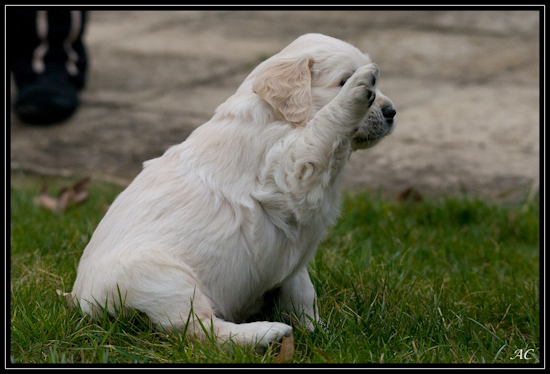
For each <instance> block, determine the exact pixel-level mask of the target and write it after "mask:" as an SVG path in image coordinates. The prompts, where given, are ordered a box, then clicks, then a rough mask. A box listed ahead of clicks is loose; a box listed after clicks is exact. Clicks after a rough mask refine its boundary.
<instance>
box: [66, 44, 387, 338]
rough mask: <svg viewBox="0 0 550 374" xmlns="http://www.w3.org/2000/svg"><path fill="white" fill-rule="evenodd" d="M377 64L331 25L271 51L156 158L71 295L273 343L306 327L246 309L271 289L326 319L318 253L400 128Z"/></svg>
mask: <svg viewBox="0 0 550 374" xmlns="http://www.w3.org/2000/svg"><path fill="white" fill-rule="evenodd" d="M377 78H378V68H377V66H376V65H375V64H373V63H371V60H370V59H369V57H368V55H366V54H364V53H361V52H360V51H359V50H358V49H357V48H355V47H353V46H352V45H350V44H348V43H345V42H343V41H341V40H338V39H335V38H332V37H329V36H325V35H320V34H306V35H303V36H301V37H299V38H298V39H296V40H295V41H294V42H292V43H291V44H290V45H289V46H288V47H286V48H285V49H283V50H282V51H281V52H280V53H278V54H276V55H274V56H273V57H271V58H269V59H268V60H266V61H264V62H262V63H261V64H260V65H259V66H258V67H256V69H254V70H253V71H252V73H251V74H250V75H249V76H248V77H247V78H246V80H245V81H244V82H243V83H242V85H241V86H240V87H239V88H238V90H237V92H236V93H235V94H234V95H233V96H231V97H230V98H229V99H228V100H227V101H226V102H225V103H223V104H221V105H220V106H219V107H218V108H217V110H216V112H215V114H214V116H213V117H212V119H211V120H210V121H208V122H207V123H205V124H203V125H202V126H200V127H198V128H197V129H196V130H195V131H194V132H193V133H192V134H191V135H190V136H189V137H188V138H187V139H186V140H185V141H184V142H183V143H181V144H179V145H175V146H173V147H171V148H169V149H168V150H167V151H166V153H164V155H162V156H161V157H159V158H156V159H153V160H149V161H147V162H145V163H144V168H143V171H142V172H141V173H140V174H139V175H138V176H137V177H136V178H135V180H134V181H133V182H132V183H131V184H130V185H129V186H128V187H127V188H126V190H125V191H123V192H122V193H121V194H120V195H119V196H118V197H117V198H116V200H115V201H114V202H113V204H112V205H111V207H110V208H109V210H108V211H107V213H106V215H105V217H104V218H103V220H102V221H101V222H100V223H99V225H98V227H97V229H96V230H95V232H94V234H93V236H92V238H91V240H90V242H89V244H88V245H87V247H86V248H85V250H84V253H83V255H82V258H81V259H80V263H79V266H78V273H77V277H76V281H75V283H74V287H73V289H72V291H71V292H70V293H69V294H66V295H65V296H66V298H67V300H68V301H70V302H71V304H72V305H78V306H79V307H80V308H81V310H82V311H83V312H84V313H86V314H91V315H93V314H96V313H97V312H98V311H99V310H101V309H103V308H107V310H108V311H109V312H110V313H112V314H114V313H117V312H124V310H126V309H127V308H133V309H137V310H140V311H142V312H144V313H145V314H147V316H148V317H149V318H150V319H151V320H152V321H153V322H154V323H155V324H156V325H158V326H159V327H160V328H162V329H164V330H172V329H177V330H180V331H186V332H187V334H189V336H190V337H194V338H199V339H201V338H204V337H205V332H204V330H206V331H208V332H210V331H211V332H213V334H214V335H215V337H216V339H217V341H219V342H220V343H223V342H225V341H227V340H228V339H232V340H233V341H234V342H237V343H239V344H243V345H247V344H250V345H255V346H256V347H266V346H267V345H268V344H269V343H270V342H271V341H274V340H279V339H282V337H283V336H286V335H289V334H290V332H291V331H292V328H291V326H289V325H288V324H286V323H279V322H246V319H247V317H249V316H250V315H252V314H253V313H255V312H257V311H258V310H259V308H260V307H261V305H262V302H263V299H264V298H265V295H266V294H267V293H269V294H270V295H272V294H276V295H278V302H279V303H280V308H281V309H282V310H283V311H285V313H286V314H288V315H292V316H294V318H296V319H297V320H298V321H300V322H301V323H303V324H304V325H305V326H307V327H308V328H309V329H313V328H314V325H315V322H316V321H318V320H319V314H318V311H317V306H316V294H315V290H314V288H313V285H312V283H311V280H310V277H309V275H308V270H307V265H308V263H309V261H310V260H311V259H312V257H313V256H314V254H315V251H316V248H317V245H318V243H319V242H320V241H321V240H322V239H323V236H324V235H325V233H326V230H327V227H329V226H330V225H333V224H334V223H335V221H336V219H337V216H338V214H339V199H340V191H339V190H340V179H341V172H342V168H343V166H344V164H345V163H346V161H347V160H348V159H349V157H350V154H351V152H352V150H356V149H360V148H368V147H371V146H373V145H374V144H376V143H377V142H379V141H380V140H381V139H382V138H383V137H384V136H386V135H388V134H389V133H390V132H391V131H392V130H393V128H394V124H395V121H394V117H395V113H396V112H395V109H394V106H393V104H392V102H391V101H390V100H389V99H388V98H387V97H386V96H384V95H383V94H382V93H381V92H380V91H379V90H378V89H377V86H376V84H377ZM285 322H288V323H290V321H286V320H285ZM201 325H202V326H203V327H204V329H203V327H201Z"/></svg>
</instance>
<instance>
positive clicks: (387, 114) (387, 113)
mask: <svg viewBox="0 0 550 374" xmlns="http://www.w3.org/2000/svg"><path fill="white" fill-rule="evenodd" d="M382 114H383V115H384V118H386V119H392V118H393V117H395V115H396V114H397V112H396V111H395V108H394V107H393V106H391V105H389V106H385V107H383V108H382Z"/></svg>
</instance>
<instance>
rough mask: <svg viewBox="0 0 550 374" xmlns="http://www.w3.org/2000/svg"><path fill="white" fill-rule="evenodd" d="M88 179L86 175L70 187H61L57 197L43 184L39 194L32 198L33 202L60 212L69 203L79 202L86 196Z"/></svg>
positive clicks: (68, 205)
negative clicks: (51, 194)
mask: <svg viewBox="0 0 550 374" xmlns="http://www.w3.org/2000/svg"><path fill="white" fill-rule="evenodd" d="M89 180H90V178H89V177H87V178H84V179H82V180H80V181H78V182H77V183H76V184H74V185H73V186H71V187H65V188H63V189H62V190H61V191H59V194H58V195H57V198H54V197H51V196H50V195H49V194H48V192H47V189H46V187H45V186H44V188H43V189H42V192H41V193H40V195H38V196H36V197H35V198H34V203H35V204H36V205H38V206H41V207H43V208H46V209H48V210H51V211H53V212H62V211H64V210H65V209H67V208H68V207H70V206H71V205H76V204H80V203H81V202H83V201H84V200H86V199H87V198H88V196H89V194H88V181H89Z"/></svg>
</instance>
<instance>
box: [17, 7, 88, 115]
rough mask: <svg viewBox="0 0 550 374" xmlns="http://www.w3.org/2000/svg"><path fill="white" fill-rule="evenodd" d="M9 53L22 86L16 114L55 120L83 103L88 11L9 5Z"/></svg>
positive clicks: (19, 83) (70, 113) (69, 113)
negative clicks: (85, 31)
mask: <svg viewBox="0 0 550 374" xmlns="http://www.w3.org/2000/svg"><path fill="white" fill-rule="evenodd" d="M6 18H7V54H8V63H9V66H10V69H11V71H12V73H13V75H14V79H15V83H16V85H17V88H18V92H17V98H16V101H15V104H14V110H15V113H16V114H17V115H18V116H19V118H20V119H21V120H23V121H25V122H29V123H40V124H47V123H54V122H59V121H63V120H65V119H67V118H68V117H70V116H71V115H72V114H73V113H74V111H75V110H76V108H77V107H78V95H77V91H78V90H79V89H82V88H83V87H84V85H85V79H86V68H87V63H88V61H87V56H86V50H85V46H84V44H83V41H82V34H83V32H84V26H85V23H86V13H85V12H83V11H59V10H53V11H44V10H33V9H32V8H30V9H29V8H24V9H23V8H8V11H7V14H6Z"/></svg>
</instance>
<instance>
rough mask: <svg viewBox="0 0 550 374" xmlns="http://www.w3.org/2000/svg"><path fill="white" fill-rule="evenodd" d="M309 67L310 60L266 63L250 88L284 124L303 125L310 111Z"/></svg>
mask: <svg viewBox="0 0 550 374" xmlns="http://www.w3.org/2000/svg"><path fill="white" fill-rule="evenodd" d="M312 65H313V59H312V58H311V57H305V58H301V59H299V60H290V59H285V60H280V59H276V60H273V61H270V62H268V63H267V64H266V65H265V66H264V67H263V68H262V69H261V70H260V71H259V72H258V75H257V76H256V79H255V80H254V84H253V86H252V89H253V90H254V92H255V93H256V94H258V95H259V96H260V97H261V98H262V99H264V100H265V101H267V102H268V103H269V104H270V105H271V106H272V107H273V108H275V110H277V111H278V112H279V113H280V114H281V115H282V116H283V118H284V119H285V121H287V122H288V123H290V124H292V125H294V126H300V125H303V124H304V123H305V122H306V121H307V119H308V115H309V112H310V111H311V66H312Z"/></svg>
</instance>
